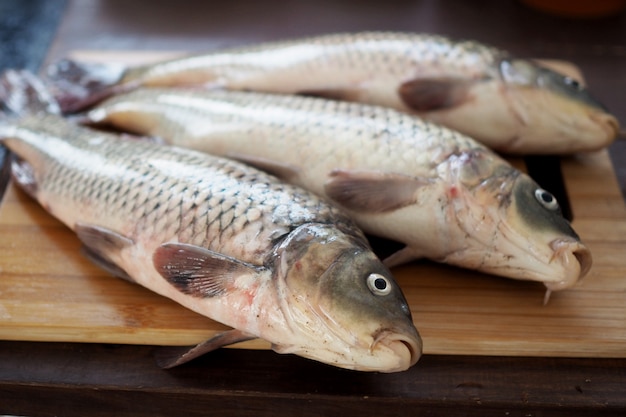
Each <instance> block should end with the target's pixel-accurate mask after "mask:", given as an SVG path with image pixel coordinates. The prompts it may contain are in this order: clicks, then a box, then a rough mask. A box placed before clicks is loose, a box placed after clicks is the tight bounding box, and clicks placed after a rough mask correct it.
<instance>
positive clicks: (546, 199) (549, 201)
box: [535, 188, 559, 211]
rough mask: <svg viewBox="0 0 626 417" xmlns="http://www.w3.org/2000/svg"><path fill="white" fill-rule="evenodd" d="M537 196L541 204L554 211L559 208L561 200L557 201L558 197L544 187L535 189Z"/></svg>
mask: <svg viewBox="0 0 626 417" xmlns="http://www.w3.org/2000/svg"><path fill="white" fill-rule="evenodd" d="M535 198H537V201H539V203H541V205H542V206H544V207H545V208H547V209H548V210H553V211H554V210H558V209H559V202H558V201H556V197H554V196H553V195H552V194H551V193H549V192H548V191H546V190H544V189H542V188H537V189H536V190H535Z"/></svg>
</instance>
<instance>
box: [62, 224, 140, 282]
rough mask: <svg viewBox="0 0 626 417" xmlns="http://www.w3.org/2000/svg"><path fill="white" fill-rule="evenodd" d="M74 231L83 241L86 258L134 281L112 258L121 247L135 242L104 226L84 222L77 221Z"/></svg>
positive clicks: (121, 276)
mask: <svg viewBox="0 0 626 417" xmlns="http://www.w3.org/2000/svg"><path fill="white" fill-rule="evenodd" d="M74 231H75V232H76V235H77V236H78V238H79V239H80V241H81V242H82V243H83V248H82V253H83V255H84V256H85V257H86V258H88V259H89V260H90V261H91V262H93V263H94V264H96V265H98V266H99V267H100V268H102V269H104V270H105V271H107V272H109V273H110V274H113V275H115V276H117V277H119V278H122V279H125V280H126V281H130V282H133V283H134V282H135V280H133V279H132V278H131V277H130V275H128V273H126V271H125V270H124V269H122V268H120V267H119V266H118V265H117V264H116V263H115V262H114V261H113V260H112V257H114V256H115V255H116V254H118V253H119V252H120V251H121V250H122V249H124V248H126V247H128V246H131V245H134V244H135V242H134V241H133V240H132V239H130V238H128V237H126V236H123V235H121V234H119V233H117V232H115V231H113V230H110V229H107V228H106V227H101V226H96V225H91V224H84V223H77V224H76V225H75V226H74Z"/></svg>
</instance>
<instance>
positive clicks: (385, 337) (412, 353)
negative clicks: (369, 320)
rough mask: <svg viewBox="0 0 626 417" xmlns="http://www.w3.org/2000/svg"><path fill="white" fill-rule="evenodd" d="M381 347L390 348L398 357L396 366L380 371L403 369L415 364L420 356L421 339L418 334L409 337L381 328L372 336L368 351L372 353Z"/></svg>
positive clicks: (398, 370)
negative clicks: (372, 339)
mask: <svg viewBox="0 0 626 417" xmlns="http://www.w3.org/2000/svg"><path fill="white" fill-rule="evenodd" d="M381 348H383V349H384V348H386V349H388V350H390V351H391V352H393V354H394V356H395V357H396V358H398V360H397V366H395V367H392V368H388V369H385V370H382V371H381V372H400V371H405V370H407V369H409V368H410V367H411V366H413V365H415V364H416V363H417V361H418V360H419V358H420V357H421V356H422V339H421V338H420V336H419V335H416V337H409V336H407V335H403V334H402V333H399V332H396V331H393V330H387V329H386V330H381V331H380V332H378V334H377V335H376V337H374V341H373V342H372V345H371V347H370V353H371V354H374V352H375V351H376V350H377V349H381Z"/></svg>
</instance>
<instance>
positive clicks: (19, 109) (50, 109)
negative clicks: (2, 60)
mask: <svg viewBox="0 0 626 417" xmlns="http://www.w3.org/2000/svg"><path fill="white" fill-rule="evenodd" d="M60 112H61V110H60V108H59V105H58V103H57V101H56V99H55V98H54V96H53V95H52V93H51V91H50V88H49V87H48V86H46V84H45V83H44V82H43V80H42V79H40V78H39V77H37V76H36V75H34V74H33V73H31V72H29V71H27V70H7V71H5V72H4V73H2V75H0V118H7V117H11V116H20V115H24V114H37V113H52V114H60Z"/></svg>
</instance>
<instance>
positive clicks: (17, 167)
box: [11, 154, 38, 198]
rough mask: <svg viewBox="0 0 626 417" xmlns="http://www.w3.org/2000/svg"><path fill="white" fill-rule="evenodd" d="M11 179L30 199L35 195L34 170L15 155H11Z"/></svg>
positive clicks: (35, 180)
mask: <svg viewBox="0 0 626 417" xmlns="http://www.w3.org/2000/svg"><path fill="white" fill-rule="evenodd" d="M11 155H12V158H11V178H13V181H15V182H16V183H17V184H18V185H19V186H20V188H21V189H22V190H24V191H26V193H27V194H28V195H29V196H31V197H32V198H36V195H37V189H38V187H37V179H36V178H35V169H34V168H33V166H32V165H31V164H29V163H28V162H27V161H25V160H24V159H22V158H20V157H19V156H17V155H15V154H11Z"/></svg>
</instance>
